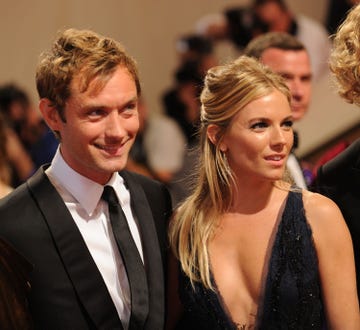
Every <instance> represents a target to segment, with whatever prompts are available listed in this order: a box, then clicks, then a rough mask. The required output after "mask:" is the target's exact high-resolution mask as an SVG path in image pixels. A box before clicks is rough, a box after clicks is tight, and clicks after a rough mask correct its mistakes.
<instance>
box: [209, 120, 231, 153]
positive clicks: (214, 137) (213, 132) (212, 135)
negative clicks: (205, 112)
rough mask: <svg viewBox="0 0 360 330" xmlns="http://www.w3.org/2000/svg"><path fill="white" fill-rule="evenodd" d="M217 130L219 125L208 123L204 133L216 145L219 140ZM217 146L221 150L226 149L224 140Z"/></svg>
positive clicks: (218, 130)
mask: <svg viewBox="0 0 360 330" xmlns="http://www.w3.org/2000/svg"><path fill="white" fill-rule="evenodd" d="M219 132H220V127H219V126H218V125H215V124H210V125H209V126H208V127H207V130H206V134H207V137H208V139H209V140H210V141H211V143H212V144H213V145H217V144H218V142H219ZM219 147H220V150H221V151H223V152H225V151H226V150H227V147H226V145H225V143H224V142H221V143H220V146H219Z"/></svg>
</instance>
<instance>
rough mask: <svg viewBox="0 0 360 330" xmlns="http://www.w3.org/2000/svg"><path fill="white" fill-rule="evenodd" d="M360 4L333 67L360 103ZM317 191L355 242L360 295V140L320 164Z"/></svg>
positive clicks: (340, 37)
mask: <svg viewBox="0 0 360 330" xmlns="http://www.w3.org/2000/svg"><path fill="white" fill-rule="evenodd" d="M359 22H360V5H356V6H354V7H353V9H352V10H351V11H349V13H348V15H347V17H346V19H345V21H344V22H343V24H342V25H340V27H339V29H338V31H337V32H336V34H335V37H334V40H333V43H334V47H333V50H332V53H331V56H330V69H331V71H332V72H333V73H334V76H335V79H336V82H337V84H338V92H339V95H340V96H341V97H342V98H344V100H345V101H347V102H349V103H354V104H356V105H358V106H360V75H359V68H360V56H359V54H360V25H359ZM316 188H317V191H318V192H320V193H322V194H324V195H326V196H328V197H330V198H331V199H332V200H334V202H335V203H336V204H337V205H338V206H339V208H340V210H341V212H342V213H343V215H344V219H345V221H346V223H347V225H348V227H349V230H350V233H351V237H352V240H353V245H354V254H355V266H356V279H357V290H358V295H360V139H358V140H356V141H355V142H353V143H352V144H351V145H350V146H349V147H348V148H347V149H345V150H344V151H343V152H341V153H340V154H339V155H337V156H336V157H335V158H334V159H332V160H330V161H329V162H327V163H326V164H325V165H323V166H321V167H320V168H319V170H318V175H317V178H316Z"/></svg>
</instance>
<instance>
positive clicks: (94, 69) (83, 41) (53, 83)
mask: <svg viewBox="0 0 360 330" xmlns="http://www.w3.org/2000/svg"><path fill="white" fill-rule="evenodd" d="M119 65H121V66H124V67H126V68H127V70H128V71H129V73H130V75H131V76H132V77H133V78H134V81H135V84H136V88H137V92H138V94H139V95H140V93H141V87H140V81H139V75H138V70H137V67H136V63H135V61H134V59H132V58H131V57H130V56H129V55H128V54H127V53H126V51H125V49H124V48H123V46H122V45H121V44H120V43H119V42H117V41H115V40H113V39H111V38H109V37H104V36H101V35H99V34H97V33H95V32H93V31H90V30H76V29H68V30H65V31H63V32H61V33H60V34H59V36H58V38H57V39H56V40H55V41H54V43H53V44H52V47H51V49H50V50H49V51H46V52H44V53H43V54H42V55H41V57H40V61H39V63H38V66H37V69H36V86H37V90H38V94H39V97H40V98H47V99H49V100H50V101H51V102H52V103H53V106H55V107H56V108H57V110H58V111H59V114H60V116H61V118H62V119H63V120H65V117H64V114H63V110H64V106H65V103H66V101H67V100H68V98H69V97H70V96H71V95H70V94H71V89H70V85H71V82H72V81H73V79H74V77H75V76H77V77H78V78H79V83H80V86H79V88H80V92H85V91H86V90H87V88H88V87H89V84H90V82H91V81H92V80H94V79H95V78H96V79H97V81H96V83H97V86H96V87H97V88H98V90H101V89H102V88H103V87H104V85H105V84H106V82H107V81H108V80H109V79H110V78H111V76H112V74H113V73H114V72H115V70H116V68H117V67H118V66H119Z"/></svg>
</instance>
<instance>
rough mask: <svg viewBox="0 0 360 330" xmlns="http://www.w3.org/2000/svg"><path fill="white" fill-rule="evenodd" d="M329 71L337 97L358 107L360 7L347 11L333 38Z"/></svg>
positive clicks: (359, 89) (359, 85) (359, 100)
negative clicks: (336, 89)
mask: <svg viewBox="0 0 360 330" xmlns="http://www.w3.org/2000/svg"><path fill="white" fill-rule="evenodd" d="M330 69H331V71H332V72H333V73H334V76H335V79H336V83H337V86H338V93H339V95H340V96H341V97H343V98H344V99H345V100H346V101H347V102H349V103H354V104H357V105H360V5H357V6H355V7H354V8H353V9H352V10H350V11H349V13H348V15H347V17H346V19H345V21H344V22H343V23H342V24H341V25H340V26H339V28H338V30H337V32H336V34H335V36H334V40H333V50H332V52H331V55H330Z"/></svg>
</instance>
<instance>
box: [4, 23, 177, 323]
mask: <svg viewBox="0 0 360 330" xmlns="http://www.w3.org/2000/svg"><path fill="white" fill-rule="evenodd" d="M36 83H37V89H38V93H39V96H40V103H39V107H40V111H41V113H42V115H43V117H44V119H45V121H46V123H47V124H48V126H49V127H50V128H51V129H52V131H53V132H54V133H55V134H56V136H57V137H58V138H59V141H60V144H59V148H58V150H57V152H56V155H55V157H54V159H53V161H52V163H51V165H50V166H49V165H47V166H44V167H42V168H40V169H39V170H38V172H37V173H35V175H34V176H33V177H32V178H30V179H29V180H28V181H27V182H26V183H25V184H23V185H22V186H20V187H19V188H18V189H16V190H15V191H14V192H13V193H11V194H10V195H9V196H7V197H6V198H5V199H3V200H2V201H1V203H0V236H1V237H3V238H5V239H6V240H7V241H8V242H9V243H10V244H12V245H13V246H14V247H15V248H16V249H17V250H18V251H19V252H20V253H21V254H23V255H24V256H25V257H26V258H27V259H28V260H29V261H30V263H31V264H32V265H33V267H34V270H33V272H32V274H31V278H30V284H31V293H30V297H29V307H30V311H31V315H32V318H33V321H34V325H35V328H36V329H77V330H80V329H151V330H159V329H162V328H163V326H164V318H165V312H164V296H165V293H164V276H165V275H164V269H165V260H166V255H165V252H166V246H167V244H166V225H167V220H168V217H169V215H170V212H171V202H170V196H169V194H168V192H167V190H166V189H165V188H164V187H163V186H162V185H161V184H160V183H157V182H155V181H152V180H150V179H148V178H145V177H142V176H140V175H138V174H134V173H131V172H127V171H124V170H123V169H124V167H125V165H126V162H127V158H128V153H129V150H130V148H131V146H132V144H133V142H134V139H135V136H136V133H137V130H138V126H139V121H138V111H137V104H138V99H139V96H140V91H141V90H140V82H139V78H138V73H137V68H136V65H135V62H134V60H133V59H132V58H131V57H130V56H129V55H128V54H127V53H126V52H125V50H124V49H123V47H122V46H121V45H120V44H119V43H118V42H116V41H115V40H112V39H110V38H107V37H103V36H101V35H98V34H96V33H94V32H92V31H87V30H76V29H69V30H65V31H64V32H63V33H62V34H60V35H59V37H58V38H57V39H56V40H55V42H54V43H53V45H52V48H51V49H50V50H49V51H48V52H45V53H44V54H43V55H42V58H41V60H40V62H39V64H38V67H37V72H36ZM105 187H106V188H105ZM103 191H104V192H106V193H105V194H103ZM102 196H104V197H102ZM109 196H110V197H109ZM119 219H121V220H119ZM124 234H125V235H127V237H126V239H125V238H123V235H124ZM124 245H125V247H124ZM129 256H130V257H129Z"/></svg>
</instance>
